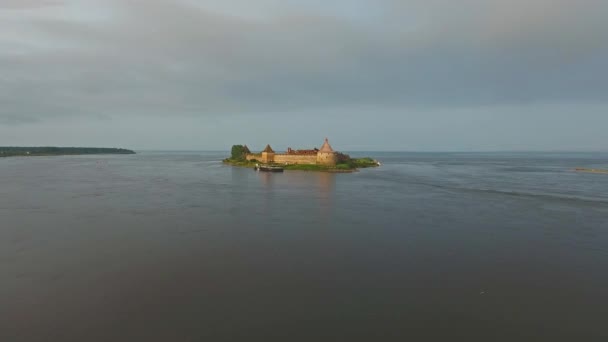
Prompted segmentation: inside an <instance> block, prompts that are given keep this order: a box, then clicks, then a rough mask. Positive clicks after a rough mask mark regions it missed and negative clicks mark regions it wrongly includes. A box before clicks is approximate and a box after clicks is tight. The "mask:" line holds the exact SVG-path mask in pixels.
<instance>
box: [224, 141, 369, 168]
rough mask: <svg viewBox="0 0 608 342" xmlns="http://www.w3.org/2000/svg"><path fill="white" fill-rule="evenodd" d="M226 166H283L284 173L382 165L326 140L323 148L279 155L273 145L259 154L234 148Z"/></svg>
mask: <svg viewBox="0 0 608 342" xmlns="http://www.w3.org/2000/svg"><path fill="white" fill-rule="evenodd" d="M223 162H224V163H225V164H229V165H234V166H242V167H249V168H255V167H256V166H259V165H266V166H280V167H281V168H282V169H284V170H302V171H325V172H354V171H356V170H357V169H360V168H367V167H377V166H380V163H379V162H378V161H376V160H374V159H372V158H351V157H350V156H349V155H347V154H344V153H340V152H336V151H334V150H333V148H332V147H331V146H330V145H329V141H328V140H327V138H326V139H325V142H324V143H323V146H321V148H320V149H317V148H314V149H311V150H294V149H292V148H288V149H287V151H286V152H284V153H276V152H275V151H274V150H273V149H272V147H270V145H266V148H265V149H264V150H262V152H259V153H252V152H251V151H250V150H249V148H248V147H247V145H233V146H232V150H231V155H230V158H226V159H224V161H223Z"/></svg>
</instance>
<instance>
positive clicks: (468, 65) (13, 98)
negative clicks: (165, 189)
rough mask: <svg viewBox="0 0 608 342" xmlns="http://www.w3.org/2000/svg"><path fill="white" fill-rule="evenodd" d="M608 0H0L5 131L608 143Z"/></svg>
mask: <svg viewBox="0 0 608 342" xmlns="http://www.w3.org/2000/svg"><path fill="white" fill-rule="evenodd" d="M606 18H608V1H606V0H366V1H365V0H335V1H331V0H255V1H253V0H207V1H204V0H0V145H59V146H104V147H105V146H108V147H112V146H116V147H126V148H133V149H186V150H228V149H229V148H230V146H231V145H232V144H233V143H246V144H248V145H249V146H251V147H253V148H254V149H256V148H257V149H261V148H263V146H264V145H265V144H266V143H267V142H269V143H271V144H272V145H273V147H275V148H276V149H282V148H286V147H287V146H291V147H313V146H319V145H320V144H321V143H322V141H323V138H325V137H326V136H327V137H329V138H330V141H331V143H332V145H333V146H334V147H335V148H336V149H340V150H405V151H488V150H602V151H608V139H607V138H606V137H608V20H606Z"/></svg>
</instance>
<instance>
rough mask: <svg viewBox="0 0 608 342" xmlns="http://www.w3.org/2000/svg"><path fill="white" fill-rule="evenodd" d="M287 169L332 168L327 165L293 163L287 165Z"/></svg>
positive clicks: (323, 169) (322, 169)
mask: <svg viewBox="0 0 608 342" xmlns="http://www.w3.org/2000/svg"><path fill="white" fill-rule="evenodd" d="M284 168H285V170H300V171H327V170H329V169H332V168H330V167H328V166H325V165H316V164H291V165H285V166H284Z"/></svg>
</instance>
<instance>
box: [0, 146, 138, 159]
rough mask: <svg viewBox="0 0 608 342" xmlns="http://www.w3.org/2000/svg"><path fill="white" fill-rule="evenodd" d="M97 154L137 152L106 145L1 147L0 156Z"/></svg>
mask: <svg viewBox="0 0 608 342" xmlns="http://www.w3.org/2000/svg"><path fill="white" fill-rule="evenodd" d="M96 154H135V151H132V150H128V149H124V148H105V147H51V146H43V147H19V146H10V147H0V158H3V157H42V156H78V155H96Z"/></svg>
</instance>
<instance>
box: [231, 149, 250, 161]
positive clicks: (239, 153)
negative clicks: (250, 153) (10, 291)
mask: <svg viewBox="0 0 608 342" xmlns="http://www.w3.org/2000/svg"><path fill="white" fill-rule="evenodd" d="M246 155H247V150H246V149H245V146H243V145H232V151H231V153H230V159H232V160H238V161H243V160H245V157H246Z"/></svg>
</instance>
